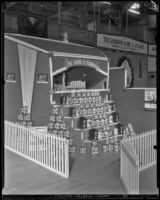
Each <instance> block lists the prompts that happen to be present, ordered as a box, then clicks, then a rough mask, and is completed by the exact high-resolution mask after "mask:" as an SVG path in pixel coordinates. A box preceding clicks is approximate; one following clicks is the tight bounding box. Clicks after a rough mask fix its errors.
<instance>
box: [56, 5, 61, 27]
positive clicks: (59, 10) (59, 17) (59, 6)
mask: <svg viewBox="0 0 160 200" xmlns="http://www.w3.org/2000/svg"><path fill="white" fill-rule="evenodd" d="M57 5H58V24H61V5H62V3H61V1H58V2H57Z"/></svg>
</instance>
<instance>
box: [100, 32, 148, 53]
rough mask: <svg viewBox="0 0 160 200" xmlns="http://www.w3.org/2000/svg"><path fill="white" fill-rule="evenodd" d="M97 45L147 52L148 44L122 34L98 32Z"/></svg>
mask: <svg viewBox="0 0 160 200" xmlns="http://www.w3.org/2000/svg"><path fill="white" fill-rule="evenodd" d="M97 46H99V47H104V48H109V49H116V50H121V51H132V52H135V53H143V54H147V44H145V43H142V42H139V41H136V40H133V39H130V38H127V37H121V36H115V35H107V34H97Z"/></svg>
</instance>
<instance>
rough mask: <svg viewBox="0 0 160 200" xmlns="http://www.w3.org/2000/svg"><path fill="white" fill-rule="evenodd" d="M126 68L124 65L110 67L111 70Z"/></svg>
mask: <svg viewBox="0 0 160 200" xmlns="http://www.w3.org/2000/svg"><path fill="white" fill-rule="evenodd" d="M116 69H124V67H110V68H109V70H116Z"/></svg>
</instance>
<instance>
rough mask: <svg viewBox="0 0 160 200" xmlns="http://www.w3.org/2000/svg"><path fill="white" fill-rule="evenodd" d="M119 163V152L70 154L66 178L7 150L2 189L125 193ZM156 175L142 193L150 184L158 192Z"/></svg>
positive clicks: (54, 192) (45, 192)
mask: <svg viewBox="0 0 160 200" xmlns="http://www.w3.org/2000/svg"><path fill="white" fill-rule="evenodd" d="M119 165H120V160H119V153H117V152H111V153H104V154H100V155H99V156H91V155H81V154H78V153H76V154H70V178H69V179H64V178H62V177H60V176H59V175H56V174H55V173H53V172H51V171H49V170H47V169H45V168H43V167H40V166H39V165H37V164H35V163H33V162H32V161H29V160H27V159H25V158H23V157H21V156H19V155H16V154H15V153H13V152H11V151H9V150H5V187H4V189H3V191H2V192H3V194H125V193H126V191H125V189H124V187H123V184H122V182H121V180H120V178H119V177H120V172H119V169H120V166H119ZM153 171H155V170H153ZM147 174H148V172H147ZM152 175H154V177H152ZM155 175H156V174H155V173H153V174H151V177H152V179H151V181H149V182H148V183H147V187H145V186H144V185H143V187H142V191H143V193H145V192H146V189H148V187H149V185H152V191H151V192H152V194H157V190H156V188H155V187H156V177H155ZM145 176H146V174H145V173H143V175H142V179H141V184H144V183H145V182H144V181H143V179H145V181H146V178H145ZM152 181H153V182H154V184H153V182H152ZM147 194H148V193H147Z"/></svg>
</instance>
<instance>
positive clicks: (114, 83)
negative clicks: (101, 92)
mask: <svg viewBox="0 0 160 200" xmlns="http://www.w3.org/2000/svg"><path fill="white" fill-rule="evenodd" d="M123 87H124V70H123V69H119V70H111V71H110V88H111V93H112V96H113V100H114V102H115V104H116V108H117V111H118V113H119V114H120V121H121V122H122V124H123V125H124V126H126V125H127V124H128V123H129V122H130V123H131V124H132V125H133V127H134V129H135V131H136V132H137V133H138V132H142V131H146V130H150V129H155V128H156V112H153V111H144V90H134V89H126V90H123Z"/></svg>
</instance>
